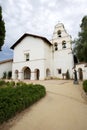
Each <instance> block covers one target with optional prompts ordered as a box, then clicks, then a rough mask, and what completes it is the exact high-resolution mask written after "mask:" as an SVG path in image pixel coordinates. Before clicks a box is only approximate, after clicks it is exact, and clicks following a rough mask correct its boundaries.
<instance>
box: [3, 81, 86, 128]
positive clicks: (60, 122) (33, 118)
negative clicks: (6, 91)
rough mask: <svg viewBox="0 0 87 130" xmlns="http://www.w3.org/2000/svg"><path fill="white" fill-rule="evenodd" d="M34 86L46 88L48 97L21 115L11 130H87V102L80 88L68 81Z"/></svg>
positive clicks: (43, 82)
mask: <svg viewBox="0 0 87 130" xmlns="http://www.w3.org/2000/svg"><path fill="white" fill-rule="evenodd" d="M32 82H33V81H32ZM34 83H39V84H43V85H45V87H46V90H47V95H46V96H45V97H44V98H43V99H41V100H40V101H39V102H37V103H35V104H34V105H33V106H31V107H30V108H28V109H27V110H25V111H24V112H23V113H21V114H19V116H18V117H16V119H15V120H14V121H13V124H11V125H12V126H11V125H10V128H9V129H8V130H87V103H86V102H85V100H84V99H83V98H82V96H81V88H80V85H74V84H73V81H66V80H48V81H34ZM3 130H7V129H3Z"/></svg>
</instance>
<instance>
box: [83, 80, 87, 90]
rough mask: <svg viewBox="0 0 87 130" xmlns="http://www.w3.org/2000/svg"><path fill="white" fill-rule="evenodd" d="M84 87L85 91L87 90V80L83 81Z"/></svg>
mask: <svg viewBox="0 0 87 130" xmlns="http://www.w3.org/2000/svg"><path fill="white" fill-rule="evenodd" d="M83 89H84V91H85V92H87V80H84V81H83Z"/></svg>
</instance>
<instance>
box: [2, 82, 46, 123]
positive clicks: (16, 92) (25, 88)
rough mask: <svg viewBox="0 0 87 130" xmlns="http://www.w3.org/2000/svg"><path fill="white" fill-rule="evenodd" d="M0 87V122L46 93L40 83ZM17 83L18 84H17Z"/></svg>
mask: <svg viewBox="0 0 87 130" xmlns="http://www.w3.org/2000/svg"><path fill="white" fill-rule="evenodd" d="M7 84H8V87H3V88H0V123H3V122H4V121H7V120H8V119H10V118H12V117H13V116H15V114H17V113H18V112H21V111H22V110H24V109H25V108H27V107H29V106H30V105H32V104H33V103H35V102H36V101H38V100H39V99H40V98H42V97H44V96H45V94H46V90H45V87H44V86H42V85H39V84H37V85H33V84H25V83H22V82H20V83H17V87H11V84H12V85H14V82H11V84H10V87H9V82H8V83H7ZM18 85H19V86H18Z"/></svg>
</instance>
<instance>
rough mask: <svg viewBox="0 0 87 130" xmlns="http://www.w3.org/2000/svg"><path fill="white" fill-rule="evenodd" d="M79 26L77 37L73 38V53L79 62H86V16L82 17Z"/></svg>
mask: <svg viewBox="0 0 87 130" xmlns="http://www.w3.org/2000/svg"><path fill="white" fill-rule="evenodd" d="M80 28H81V31H80V32H79V33H78V38H77V39H75V40H74V43H75V48H74V53H75V54H76V56H77V58H78V60H79V61H80V62H83V61H84V62H87V16H84V17H83V19H82V23H81V25H80Z"/></svg>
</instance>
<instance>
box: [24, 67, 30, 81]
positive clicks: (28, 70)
mask: <svg viewBox="0 0 87 130" xmlns="http://www.w3.org/2000/svg"><path fill="white" fill-rule="evenodd" d="M23 70H24V79H31V70H30V68H29V67H24V69H23Z"/></svg>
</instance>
